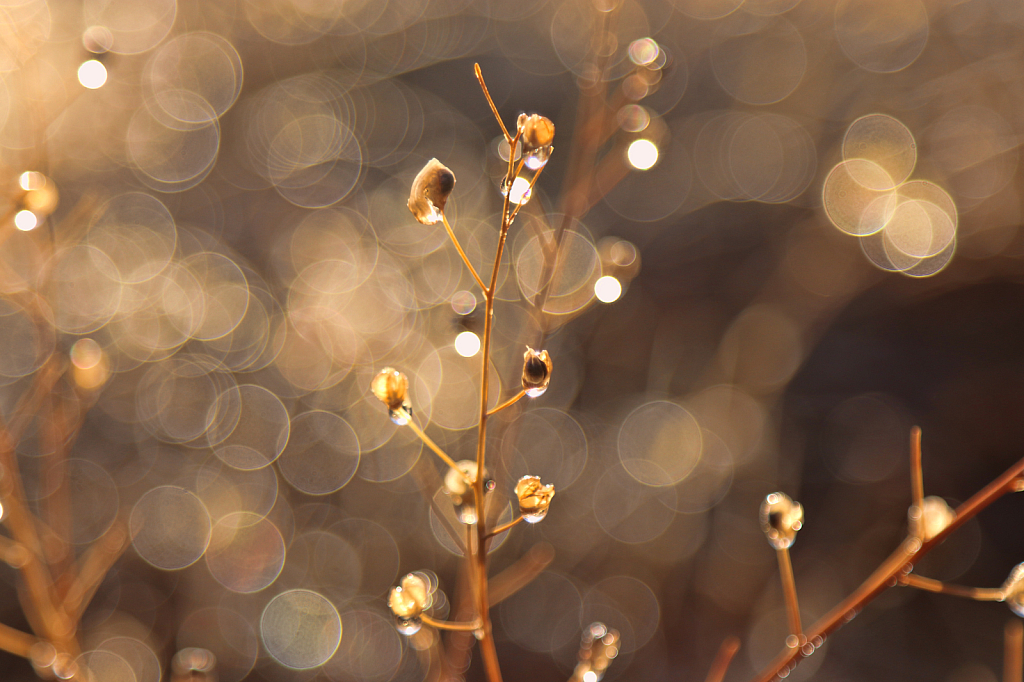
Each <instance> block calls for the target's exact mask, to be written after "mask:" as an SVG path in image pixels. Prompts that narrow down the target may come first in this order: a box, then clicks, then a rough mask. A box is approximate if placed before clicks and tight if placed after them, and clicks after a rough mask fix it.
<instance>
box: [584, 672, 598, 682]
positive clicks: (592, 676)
mask: <svg viewBox="0 0 1024 682" xmlns="http://www.w3.org/2000/svg"><path fill="white" fill-rule="evenodd" d="M583 682H597V673H595V672H594V671H593V670H588V671H587V672H585V673H583Z"/></svg>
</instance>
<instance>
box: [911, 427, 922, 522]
mask: <svg viewBox="0 0 1024 682" xmlns="http://www.w3.org/2000/svg"><path fill="white" fill-rule="evenodd" d="M910 493H911V504H912V505H913V509H912V511H911V515H912V516H916V518H917V519H918V523H916V524H913V527H914V528H916V529H917V537H918V538H919V539H922V540H923V539H924V535H923V534H924V519H923V516H924V473H923V471H922V467H921V428H920V427H918V426H915V427H914V428H912V429H911V430H910Z"/></svg>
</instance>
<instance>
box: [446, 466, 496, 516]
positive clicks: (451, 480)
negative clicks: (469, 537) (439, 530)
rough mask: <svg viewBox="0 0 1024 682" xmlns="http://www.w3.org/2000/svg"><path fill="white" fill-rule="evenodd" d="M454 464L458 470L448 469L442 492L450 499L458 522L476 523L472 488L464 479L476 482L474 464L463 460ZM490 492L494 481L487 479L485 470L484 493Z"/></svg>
mask: <svg viewBox="0 0 1024 682" xmlns="http://www.w3.org/2000/svg"><path fill="white" fill-rule="evenodd" d="M455 464H456V466H458V468H459V470H458V471H456V470H455V469H449V470H448V473H446V474H445V476H444V491H445V493H447V494H448V496H449V497H450V498H451V500H452V504H453V505H455V514H456V515H457V516H458V517H459V521H461V522H462V523H465V524H467V525H471V524H474V523H476V521H477V515H476V505H475V504H473V488H472V486H471V485H470V483H468V482H467V481H466V479H469V481H472V482H474V483H475V482H476V462H474V461H472V460H468V459H464V460H462V461H461V462H456V463H455ZM459 472H461V474H460V473H459ZM462 474H464V475H465V476H463V475H462ZM492 490H494V481H493V480H491V479H490V478H489V477H488V475H487V470H486V469H485V470H484V492H485V493H489V492H490V491H492Z"/></svg>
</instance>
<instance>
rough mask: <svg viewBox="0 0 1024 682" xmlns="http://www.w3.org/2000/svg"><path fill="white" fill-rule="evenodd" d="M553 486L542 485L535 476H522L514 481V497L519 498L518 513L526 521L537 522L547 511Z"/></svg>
mask: <svg viewBox="0 0 1024 682" xmlns="http://www.w3.org/2000/svg"><path fill="white" fill-rule="evenodd" d="M554 496H555V486H553V485H543V484H542V483H541V482H540V479H539V478H538V477H536V476H523V477H522V478H520V479H519V482H518V483H516V497H518V498H519V513H520V514H522V515H523V520H524V521H526V522H527V523H537V522H538V521H541V520H542V519H543V518H544V517H545V516H547V513H548V506H549V505H550V504H551V498H552V497H554Z"/></svg>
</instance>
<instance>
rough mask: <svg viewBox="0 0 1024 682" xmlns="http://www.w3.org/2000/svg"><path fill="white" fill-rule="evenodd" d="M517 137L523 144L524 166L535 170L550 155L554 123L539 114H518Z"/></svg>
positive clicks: (545, 161)
mask: <svg viewBox="0 0 1024 682" xmlns="http://www.w3.org/2000/svg"><path fill="white" fill-rule="evenodd" d="M518 127H519V136H520V137H519V139H520V140H521V142H522V144H523V151H524V152H525V154H524V159H525V163H526V167H527V168H529V169H530V170H537V169H539V168H541V167H542V166H544V165H545V164H546V163H547V162H548V159H549V158H550V157H551V151H552V149H553V147H552V146H551V143H552V142H553V141H554V139H555V124H554V123H552V122H551V119H549V118H546V117H544V116H541V115H539V114H530V115H529V116H527V115H526V114H520V115H519V121H518Z"/></svg>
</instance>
